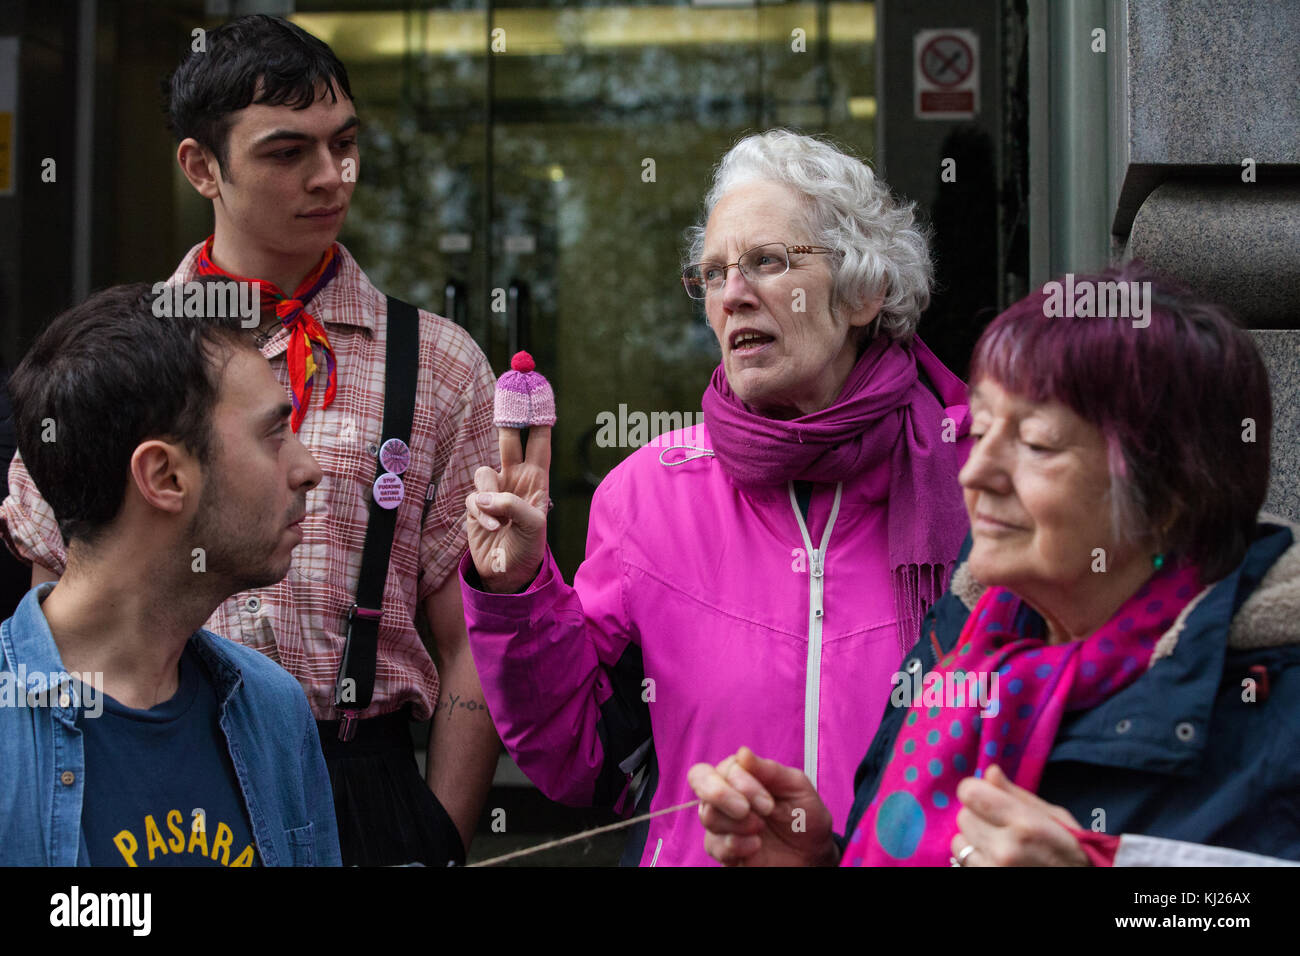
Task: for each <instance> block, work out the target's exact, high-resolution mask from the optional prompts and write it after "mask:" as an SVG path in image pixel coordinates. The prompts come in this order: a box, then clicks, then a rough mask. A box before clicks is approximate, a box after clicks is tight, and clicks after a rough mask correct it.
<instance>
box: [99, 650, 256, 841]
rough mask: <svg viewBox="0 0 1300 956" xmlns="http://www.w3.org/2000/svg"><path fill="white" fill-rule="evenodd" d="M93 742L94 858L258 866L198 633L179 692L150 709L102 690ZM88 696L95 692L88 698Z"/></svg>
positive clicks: (187, 655) (186, 655) (185, 663)
mask: <svg viewBox="0 0 1300 956" xmlns="http://www.w3.org/2000/svg"><path fill="white" fill-rule="evenodd" d="M100 697H101V699H102V701H103V712H102V713H101V714H100V715H99V716H98V717H94V716H91V715H90V713H89V712H88V711H87V710H86V709H83V710H82V712H81V714H80V716H79V717H78V719H77V726H78V727H80V728H81V732H82V735H83V740H84V742H85V753H86V776H85V781H86V789H85V801H84V803H83V805H82V811H81V826H82V829H83V831H84V832H85V834H86V846H87V849H88V850H89V852H90V863H91V865H92V866H253V865H255V864H257V863H258V862H260V861H259V860H258V857H257V847H256V846H254V844H253V833H252V828H251V827H250V826H249V822H248V813H247V811H246V809H245V807H244V799H243V796H242V794H241V792H240V789H239V779H238V778H237V777H236V776H235V767H234V764H232V763H231V761H230V752H229V750H228V748H227V744H226V737H225V735H224V734H223V733H222V732H221V727H220V725H219V724H218V723H217V718H218V716H219V711H218V707H217V693H216V688H215V687H214V686H213V683H212V680H211V677H210V675H209V673H208V670H207V667H206V666H205V665H204V663H203V661H202V660H201V659H200V658H199V656H198V654H197V653H196V652H195V650H194V645H193V643H192V642H191V643H190V644H187V645H186V646H185V651H184V652H183V653H182V654H181V663H180V686H179V688H178V689H177V691H176V694H175V696H173V697H172V698H171V699H170V700H168V701H164V702H163V703H161V704H159V705H158V706H156V707H152V708H150V709H149V710H134V709H132V708H130V707H126V706H123V705H122V704H120V703H118V702H117V701H116V700H114V699H113V698H111V697H109V696H108V695H107V694H101V695H100ZM83 699H85V698H83Z"/></svg>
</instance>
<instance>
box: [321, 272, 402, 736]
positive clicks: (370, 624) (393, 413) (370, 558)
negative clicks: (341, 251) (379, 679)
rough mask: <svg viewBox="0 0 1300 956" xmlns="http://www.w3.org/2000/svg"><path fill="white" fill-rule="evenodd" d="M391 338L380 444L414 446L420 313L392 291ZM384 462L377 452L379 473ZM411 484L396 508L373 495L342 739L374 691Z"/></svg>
mask: <svg viewBox="0 0 1300 956" xmlns="http://www.w3.org/2000/svg"><path fill="white" fill-rule="evenodd" d="M386 338H387V343H386V348H385V356H384V426H383V432H382V434H381V435H380V439H379V445H378V447H383V443H384V442H386V441H388V439H390V438H400V439H401V440H402V441H404V442H406V444H407V445H408V446H412V447H414V446H413V445H412V442H411V426H412V423H413V422H414V420H415V383H416V378H417V376H418V374H419V357H420V317H419V313H418V312H417V311H416V309H415V307H414V306H413V305H410V304H409V303H406V302H403V301H401V300H400V299H394V298H393V297H392V296H389V297H388V323H387V331H386ZM412 456H414V452H412ZM382 468H383V466H382V465H381V464H380V463H379V459H378V455H376V457H375V477H376V478H377V477H378V476H379V473H380V471H381V470H382ZM407 476H409V471H408V472H407ZM404 477H405V476H404ZM372 480H373V479H372ZM411 490H412V489H410V488H408V489H407V496H406V497H404V498H403V499H402V501H401V503H400V504H399V505H398V506H397V507H396V508H383V507H380V505H379V503H378V502H377V501H375V500H374V496H373V495H372V496H371V500H370V516H369V519H368V521H367V524H366V542H365V546H364V547H363V549H362V552H361V575H360V577H359V578H358V579H357V594H356V601H355V602H354V603H353V605H352V607H351V608H350V609H349V611H348V621H347V632H346V633H347V640H346V644H345V645H344V648H343V660H342V661H341V662H340V663H339V674H338V681H337V683H336V684H335V688H334V706H335V707H337V708H338V709H339V710H340V711H341V712H342V714H343V721H342V723H341V724H340V726H339V737H340V739H342V740H348V739H351V736H352V732H353V731H354V726H353V724H354V722H355V720H356V719H357V717H358V716H359V715H360V713H361V711H363V710H365V709H366V708H367V707H368V706H370V701H371V698H372V697H373V695H374V691H375V664H376V656H377V653H378V647H379V624H380V621H381V620H382V618H383V603H384V583H385V582H386V581H387V580H388V559H389V555H390V554H391V553H392V550H393V533H394V531H395V530H396V528H397V513H398V512H399V511H401V510H402V508H419V507H420V504H421V502H419V501H408V500H407V498H409V497H410V492H411ZM345 735H346V736H345Z"/></svg>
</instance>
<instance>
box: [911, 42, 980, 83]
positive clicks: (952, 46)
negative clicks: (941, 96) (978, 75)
mask: <svg viewBox="0 0 1300 956" xmlns="http://www.w3.org/2000/svg"><path fill="white" fill-rule="evenodd" d="M974 65H975V57H974V55H973V54H972V53H971V48H970V47H969V46H968V45H967V44H966V41H965V40H963V39H962V38H961V37H956V36H952V35H948V36H941V37H935V38H934V39H933V40H931V41H930V42H929V43H927V44H926V45H925V49H923V50H922V51H921V73H922V74H923V75H924V76H925V78H926V79H927V80H929V81H930V82H931V83H933V84H935V85H936V86H956V85H957V84H959V83H961V82H963V81H964V80H965V79H966V78H967V77H968V76H970V72H971V68H972V67H973V66H974Z"/></svg>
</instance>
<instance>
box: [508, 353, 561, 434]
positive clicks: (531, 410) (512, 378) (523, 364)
mask: <svg viewBox="0 0 1300 956" xmlns="http://www.w3.org/2000/svg"><path fill="white" fill-rule="evenodd" d="M534 368H536V363H535V362H534V361H533V357H532V356H531V355H529V354H528V353H527V352H516V353H515V356H514V358H512V359H511V360H510V371H509V372H506V373H505V374H503V375H502V376H501V377H500V378H499V379H497V393H496V401H495V403H494V409H493V411H494V415H493V418H494V419H495V423H496V426H497V427H498V428H529V427H531V426H533V425H554V424H555V393H554V392H553V391H551V383H550V382H548V381H547V380H546V376H544V375H542V374H541V373H540V372H535V371H533V369H534Z"/></svg>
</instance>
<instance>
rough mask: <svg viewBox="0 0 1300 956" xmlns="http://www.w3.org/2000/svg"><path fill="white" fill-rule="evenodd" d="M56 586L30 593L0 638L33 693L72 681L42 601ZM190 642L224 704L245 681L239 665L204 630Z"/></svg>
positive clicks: (7, 662)
mask: <svg viewBox="0 0 1300 956" xmlns="http://www.w3.org/2000/svg"><path fill="white" fill-rule="evenodd" d="M55 583H56V582H54V581H46V582H45V583H43V584H38V585H37V586H36V587H34V588H32V589H31V590H30V591H28V592H27V594H26V595H25V596H24V597H23V599H22V601H20V602H19V604H18V608H17V609H16V610H15V611H14V615H13V617H12V618H10V619H9V620H8V621H6V622H5V624H4V632H3V637H2V638H0V641H2V645H0V646H2V647H3V651H4V658H5V667H6V669H8V670H9V671H11V672H13V673H15V674H21V675H22V676H25V684H26V686H27V689H28V690H29V691H31V690H35V691H38V692H44V691H45V689H46V685H47V683H48V680H49V675H51V674H63V675H64V677H65V679H69V678H67V675H66V671H65V668H64V666H63V658H62V656H60V654H59V647H58V645H57V644H55V643H54V635H53V633H51V631H50V624H49V622H48V621H47V620H46V619H45V612H44V611H43V610H42V609H41V601H42V600H44V599H45V596H46V595H47V594H49V593H50V591H51V590H53V589H54V585H55ZM190 641H191V642H192V643H193V644H194V645H195V650H196V651H197V652H198V655H199V658H200V659H201V660H202V661H203V662H204V663H205V664H206V665H207V666H208V670H209V672H210V673H211V675H212V679H213V682H214V685H215V687H216V690H217V697H218V699H219V700H220V701H221V703H223V704H224V703H225V702H226V701H227V700H228V699H229V698H230V695H231V694H233V693H234V692H235V691H236V690H238V689H239V685H240V684H241V683H242V681H243V675H242V673H241V672H240V670H239V664H238V662H236V660H235V658H234V656H233V655H232V654H231V653H230V651H229V650H228V649H227V648H226V647H224V646H223V644H224V641H223V639H222V638H220V637H218V636H217V635H215V634H213V633H212V632H211V631H205V630H203V629H201V628H200V629H199V630H197V631H195V632H194V634H193V635H191V637H190ZM20 667H21V671H19V668H20ZM60 683H62V681H60ZM38 685H39V686H38ZM70 713H71V712H70V711H69V714H70Z"/></svg>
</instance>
